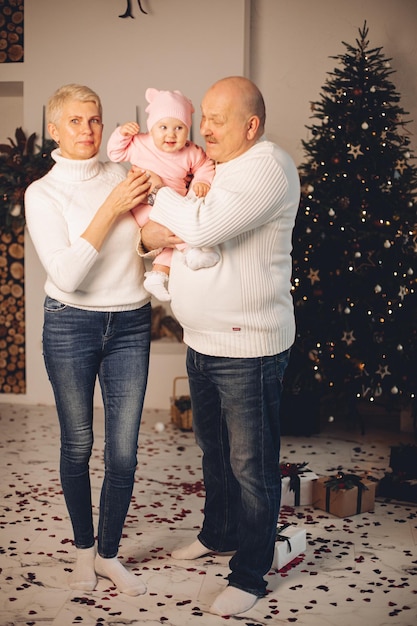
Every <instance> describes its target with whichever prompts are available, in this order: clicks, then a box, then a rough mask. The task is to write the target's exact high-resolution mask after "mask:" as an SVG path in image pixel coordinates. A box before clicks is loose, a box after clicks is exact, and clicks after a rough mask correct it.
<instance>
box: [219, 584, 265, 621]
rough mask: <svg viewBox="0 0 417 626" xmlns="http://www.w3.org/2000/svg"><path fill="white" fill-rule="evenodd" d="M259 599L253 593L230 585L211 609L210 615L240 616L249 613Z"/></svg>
mask: <svg viewBox="0 0 417 626" xmlns="http://www.w3.org/2000/svg"><path fill="white" fill-rule="evenodd" d="M257 599H258V596H255V595H254V594H253V593H248V592H247V591H242V589H238V588H237V587H231V586H230V585H229V586H228V587H226V589H225V590H224V591H222V592H221V594H220V595H218V596H217V598H216V599H215V601H214V602H213V604H212V605H211V607H210V608H209V611H210V613H215V615H222V616H223V617H226V616H229V615H238V614H239V613H244V612H245V611H249V609H251V608H252V607H253V605H254V604H255V602H256V600H257Z"/></svg>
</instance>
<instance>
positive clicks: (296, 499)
mask: <svg viewBox="0 0 417 626" xmlns="http://www.w3.org/2000/svg"><path fill="white" fill-rule="evenodd" d="M289 466H291V467H296V466H295V464H288V465H287V467H289ZM294 473H296V474H297V475H296V476H294V475H293V476H283V477H282V478H281V506H299V505H307V504H312V502H313V482H314V481H315V480H317V478H318V476H317V474H315V473H314V472H312V471H311V470H310V469H308V468H306V467H302V468H301V469H300V470H299V471H298V472H294Z"/></svg>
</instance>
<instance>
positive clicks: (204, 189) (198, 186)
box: [193, 183, 210, 198]
mask: <svg viewBox="0 0 417 626" xmlns="http://www.w3.org/2000/svg"><path fill="white" fill-rule="evenodd" d="M209 189H210V185H207V183H194V185H193V191H194V193H195V195H196V196H197V198H204V197H205V196H206V195H207V194H208V192H209Z"/></svg>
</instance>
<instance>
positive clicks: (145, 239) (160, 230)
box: [141, 220, 184, 250]
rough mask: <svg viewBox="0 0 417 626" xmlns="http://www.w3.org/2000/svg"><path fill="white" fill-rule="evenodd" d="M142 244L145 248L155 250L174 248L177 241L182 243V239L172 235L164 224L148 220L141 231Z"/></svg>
mask: <svg viewBox="0 0 417 626" xmlns="http://www.w3.org/2000/svg"><path fill="white" fill-rule="evenodd" d="M141 237H142V245H143V246H144V248H145V249H146V250H156V249H157V248H175V246H176V245H177V244H179V243H184V242H183V240H182V239H180V238H179V237H177V236H176V235H174V233H173V232H171V231H170V230H169V229H168V228H166V226H162V224H158V222H153V221H152V220H149V221H148V222H146V224H145V226H143V227H142V231H141Z"/></svg>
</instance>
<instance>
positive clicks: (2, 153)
mask: <svg viewBox="0 0 417 626" xmlns="http://www.w3.org/2000/svg"><path fill="white" fill-rule="evenodd" d="M8 140H9V142H10V145H9V144H0V228H2V229H5V230H13V229H15V228H19V227H22V226H23V225H24V224H25V207H24V196H25V191H26V189H27V187H28V186H29V185H30V183H32V182H33V181H34V180H37V179H38V178H41V177H42V176H44V175H45V174H46V173H47V172H48V171H49V170H50V169H51V167H52V165H53V163H54V161H53V159H52V157H51V152H52V150H53V149H54V148H55V147H56V144H55V142H54V141H51V140H49V141H44V142H43V145H42V146H38V145H36V143H35V141H36V133H32V134H31V135H30V136H29V137H27V136H26V134H25V133H24V132H23V130H22V128H20V127H19V128H16V131H15V139H14V140H13V139H11V138H10V137H8Z"/></svg>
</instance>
